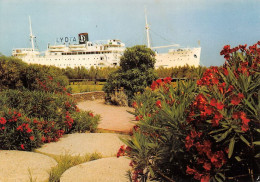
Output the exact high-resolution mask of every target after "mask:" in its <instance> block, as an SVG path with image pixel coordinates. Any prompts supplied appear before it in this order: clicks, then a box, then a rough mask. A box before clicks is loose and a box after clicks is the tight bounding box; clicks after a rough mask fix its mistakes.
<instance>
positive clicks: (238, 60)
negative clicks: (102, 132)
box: [118, 41, 260, 182]
mask: <svg viewBox="0 0 260 182" xmlns="http://www.w3.org/2000/svg"><path fill="white" fill-rule="evenodd" d="M259 45H260V41H259V42H258V45H257V44H254V45H252V46H249V48H246V47H247V45H240V46H238V47H235V48H232V49H231V48H230V46H229V45H227V46H224V48H223V50H222V51H221V55H224V58H225V59H226V62H225V64H224V65H223V66H221V67H210V68H209V69H207V70H206V71H205V72H204V73H203V74H200V75H201V76H200V77H199V78H200V79H198V80H197V81H196V82H195V81H192V80H191V81H180V82H177V85H176V86H173V85H172V84H171V83H170V81H169V80H170V78H166V79H164V80H157V81H155V82H153V84H152V85H151V90H148V91H146V92H144V94H142V95H137V96H136V97H135V99H136V101H135V102H133V107H134V108H135V112H134V114H135V116H136V120H139V121H138V124H137V125H136V126H135V127H134V129H133V134H132V138H131V139H129V140H124V142H125V144H126V145H127V147H124V146H122V147H121V148H120V149H119V151H118V157H119V156H121V155H128V156H129V157H130V158H131V159H132V162H131V163H130V165H131V166H132V167H133V172H132V176H131V178H132V180H133V181H148V180H159V181H201V182H208V181H214V182H215V181H218V182H219V181H252V182H253V181H255V180H256V179H257V177H258V175H259V173H258V172H259V157H260V153H259V145H260V141H259V138H260V136H259V133H260V128H259V124H260V119H259V118H260V117H259V115H260V102H259V101H260V91H259V90H260V48H258V47H257V46H259Z"/></svg>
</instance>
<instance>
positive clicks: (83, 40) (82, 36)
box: [79, 33, 88, 44]
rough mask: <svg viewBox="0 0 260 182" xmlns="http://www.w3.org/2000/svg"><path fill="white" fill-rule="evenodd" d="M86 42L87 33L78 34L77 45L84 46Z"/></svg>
mask: <svg viewBox="0 0 260 182" xmlns="http://www.w3.org/2000/svg"><path fill="white" fill-rule="evenodd" d="M87 41H88V33H80V34H79V44H86V43H87Z"/></svg>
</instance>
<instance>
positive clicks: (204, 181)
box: [200, 175, 210, 182]
mask: <svg viewBox="0 0 260 182" xmlns="http://www.w3.org/2000/svg"><path fill="white" fill-rule="evenodd" d="M209 181H210V176H209V175H207V176H202V177H201V179H200V182H209Z"/></svg>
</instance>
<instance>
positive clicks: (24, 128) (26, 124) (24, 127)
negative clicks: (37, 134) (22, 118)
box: [16, 123, 32, 133]
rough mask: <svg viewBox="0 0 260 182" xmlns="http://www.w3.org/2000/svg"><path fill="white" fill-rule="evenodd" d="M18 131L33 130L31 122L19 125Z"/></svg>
mask: <svg viewBox="0 0 260 182" xmlns="http://www.w3.org/2000/svg"><path fill="white" fill-rule="evenodd" d="M16 130H17V131H21V132H23V131H26V133H31V132H32V129H31V128H30V126H29V124H28V123H23V124H21V125H19V126H18V127H17V128H16Z"/></svg>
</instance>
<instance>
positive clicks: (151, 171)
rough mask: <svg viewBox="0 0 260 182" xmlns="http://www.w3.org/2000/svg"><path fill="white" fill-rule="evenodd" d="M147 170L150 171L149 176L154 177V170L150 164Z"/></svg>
mask: <svg viewBox="0 0 260 182" xmlns="http://www.w3.org/2000/svg"><path fill="white" fill-rule="evenodd" d="M149 172H150V173H151V177H152V178H154V172H153V169H152V167H151V166H149Z"/></svg>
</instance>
